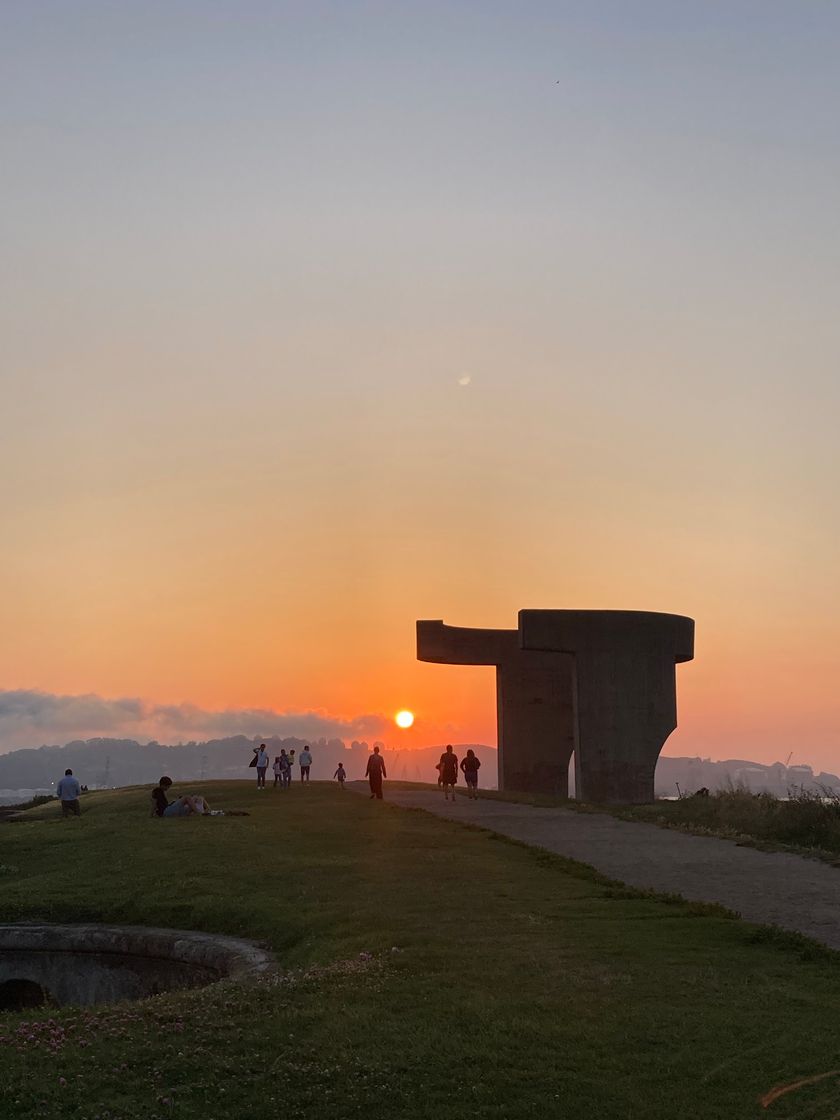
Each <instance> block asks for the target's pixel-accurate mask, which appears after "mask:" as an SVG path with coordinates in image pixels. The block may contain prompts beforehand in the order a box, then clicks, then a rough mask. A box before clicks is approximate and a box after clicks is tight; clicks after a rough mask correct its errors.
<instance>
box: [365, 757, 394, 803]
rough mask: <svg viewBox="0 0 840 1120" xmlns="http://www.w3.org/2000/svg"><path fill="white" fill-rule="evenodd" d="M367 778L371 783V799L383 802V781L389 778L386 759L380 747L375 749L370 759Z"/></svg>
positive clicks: (366, 772) (366, 771)
mask: <svg viewBox="0 0 840 1120" xmlns="http://www.w3.org/2000/svg"><path fill="white" fill-rule="evenodd" d="M365 777H366V778H367V779H368V781H369V782H370V799H371V801H372V800H373V799H374V797H376V798H378V800H379V801H381V800H382V779H383V778H387V777H388V775H387V774H386V773H385V759H384V758H383V757H382V755H381V754H380V753H379V747H374V748H373V754H372V755H370V756H369V757H368V760H367V769H366V770H365Z"/></svg>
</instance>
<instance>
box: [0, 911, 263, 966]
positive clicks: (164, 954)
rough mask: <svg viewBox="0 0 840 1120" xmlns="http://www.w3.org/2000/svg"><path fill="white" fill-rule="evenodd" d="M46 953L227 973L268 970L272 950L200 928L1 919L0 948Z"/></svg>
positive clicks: (0, 949)
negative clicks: (109, 956) (136, 959)
mask: <svg viewBox="0 0 840 1120" xmlns="http://www.w3.org/2000/svg"><path fill="white" fill-rule="evenodd" d="M2 950H6V951H9V950H15V951H21V950H25V951H26V952H33V953H37V952H43V953H119V954H123V955H128V956H132V955H133V956H142V957H148V958H157V959H163V960H170V961H179V962H183V963H185V964H191V965H198V966H200V967H202V968H208V969H212V970H213V971H215V972H218V973H219V974H220V975H222V976H245V975H248V974H258V973H261V972H265V971H266V970H267V969H269V968H271V967H272V965H273V963H274V962H273V958H272V956H271V954H270V953H267V952H265V951H264V950H263V949H260V948H259V946H257V945H255V944H254V943H253V942H251V941H243V940H240V939H239V938H237V937H226V936H224V935H222V934H215V933H200V932H198V931H196V930H183V929H156V928H153V927H151V926H104V925H94V924H82V925H52V924H45V923H34V922H33V923H28V922H16V923H14V924H9V925H0V951H2Z"/></svg>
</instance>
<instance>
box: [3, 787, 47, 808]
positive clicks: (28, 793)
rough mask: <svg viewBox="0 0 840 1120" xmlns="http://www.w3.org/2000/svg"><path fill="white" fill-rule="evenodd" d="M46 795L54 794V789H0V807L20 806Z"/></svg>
mask: <svg viewBox="0 0 840 1120" xmlns="http://www.w3.org/2000/svg"><path fill="white" fill-rule="evenodd" d="M47 793H55V789H0V805H22V804H23V803H24V801H31V800H32V798H33V797H38V796H41V795H44V794H47Z"/></svg>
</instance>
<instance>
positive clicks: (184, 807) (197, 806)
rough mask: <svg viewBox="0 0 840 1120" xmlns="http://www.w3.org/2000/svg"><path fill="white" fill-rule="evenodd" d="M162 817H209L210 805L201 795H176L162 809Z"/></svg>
mask: <svg viewBox="0 0 840 1120" xmlns="http://www.w3.org/2000/svg"><path fill="white" fill-rule="evenodd" d="M163 815H164V817H209V816H210V806H209V805H208V804H207V802H206V801H205V800H204V798H203V797H192V796H190V794H188V793H185V794H184V796H183V797H176V798H175V800H174V801H173V802H172V803H171V804H169V805H167V807H166V808H165V809H164V811H163Z"/></svg>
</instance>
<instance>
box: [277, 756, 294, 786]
mask: <svg viewBox="0 0 840 1120" xmlns="http://www.w3.org/2000/svg"><path fill="white" fill-rule="evenodd" d="M291 784H292V764H291V762H290V761H289V756H288V755H287V754H286V752H285V750H281V751H280V788H281V789H284V790H285V789H288V788H289V786H290V785H291Z"/></svg>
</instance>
